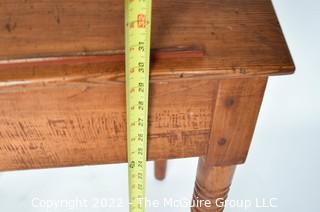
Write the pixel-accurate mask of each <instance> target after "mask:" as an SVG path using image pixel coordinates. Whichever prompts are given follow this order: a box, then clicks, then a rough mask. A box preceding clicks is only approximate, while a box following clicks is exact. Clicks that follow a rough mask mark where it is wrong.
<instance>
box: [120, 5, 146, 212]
mask: <svg viewBox="0 0 320 212" xmlns="http://www.w3.org/2000/svg"><path fill="white" fill-rule="evenodd" d="M150 31H151V0H126V1H125V37H126V38H125V44H126V46H125V50H126V108H127V145H128V172H129V198H130V211H131V212H143V211H144V199H145V172H146V171H145V169H146V149H147V126H148V93H149V88H148V86H149V66H150Z"/></svg>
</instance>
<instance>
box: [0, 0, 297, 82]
mask: <svg viewBox="0 0 320 212" xmlns="http://www.w3.org/2000/svg"><path fill="white" fill-rule="evenodd" d="M123 11H124V10H123V2H122V1H114V0H77V1H64V0H54V1H53V0H41V1H40V0H29V1H24V0H3V1H1V3H0V14H1V16H0V80H1V81H4V80H5V81H10V80H18V79H26V78H28V77H31V78H34V77H36V78H41V77H42V75H43V76H52V75H53V73H56V74H59V72H63V73H66V71H68V70H69V71H70V73H71V72H72V73H76V72H77V73H80V72H81V73H82V72H83V71H84V70H83V65H79V64H68V65H61V64H60V65H59V68H54V67H57V65H50V67H49V68H48V67H46V68H44V67H43V66H36V65H35V64H34V65H32V67H22V66H21V64H20V65H19V66H17V67H15V66H14V65H12V64H11V65H9V66H8V64H6V63H7V62H9V61H12V60H16V59H25V58H41V57H56V56H66V55H68V56H70V55H79V54H90V53H94V52H103V51H118V50H123V49H124V24H123V23H124V20H123V13H124V12H123ZM178 46H186V47H188V46H193V47H199V48H203V49H204V51H205V56H204V57H203V58H193V59H190V58H189V59H186V58H176V59H170V60H159V61H156V62H154V63H153V64H152V71H151V77H157V76H158V77H159V76H160V77H181V76H183V77H193V76H197V75H199V76H212V77H238V76H256V75H259V76H266V75H278V74H289V73H292V72H293V71H294V64H293V62H292V59H291V56H290V53H289V50H288V47H287V44H286V42H285V39H284V37H283V34H282V31H281V28H280V26H279V23H278V20H277V17H276V15H275V12H274V9H273V6H272V3H271V1H270V0H241V1H239V0H223V1H222V0H212V1H208V0H185V1H178V0H176V1H172V0H154V1H153V21H152V48H174V47H178ZM22 65H23V64H22ZM85 67H86V71H85V72H86V73H89V72H90V73H92V72H95V71H96V72H99V73H102V72H103V73H104V74H110V75H112V76H113V77H116V78H118V77H119V78H122V79H123V75H124V65H123V62H117V63H116V64H114V63H110V62H102V63H101V62H100V63H99V64H85ZM22 69H23V71H22ZM49 69H50V70H51V71H52V73H51V72H50V74H48V70H49ZM80 69H81V71H80ZM28 71H29V72H28ZM31 71H32V73H33V75H32V76H31V74H30V73H31ZM44 72H45V74H42V73H44ZM35 73H36V74H35ZM35 75H36V76H35Z"/></svg>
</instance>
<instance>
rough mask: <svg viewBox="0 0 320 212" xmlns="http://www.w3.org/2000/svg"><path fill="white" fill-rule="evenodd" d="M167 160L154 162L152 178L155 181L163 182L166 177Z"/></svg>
mask: <svg viewBox="0 0 320 212" xmlns="http://www.w3.org/2000/svg"><path fill="white" fill-rule="evenodd" d="M166 170H167V160H156V161H154V176H155V177H156V179H157V180H163V179H164V178H165V177H166Z"/></svg>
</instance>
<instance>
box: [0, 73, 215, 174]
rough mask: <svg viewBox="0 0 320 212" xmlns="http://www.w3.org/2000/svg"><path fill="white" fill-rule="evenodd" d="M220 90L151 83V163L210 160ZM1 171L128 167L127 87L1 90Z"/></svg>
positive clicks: (89, 84)
mask: <svg viewBox="0 0 320 212" xmlns="http://www.w3.org/2000/svg"><path fill="white" fill-rule="evenodd" d="M216 87H217V82H216V81H212V80H195V81H192V82H190V81H187V80H180V81H179V82H167V83H164V82H161V83H160V82H158V83H152V84H151V87H150V93H151V96H150V106H149V108H150V109H149V110H150V113H149V140H148V159H149V160H156V159H163V158H179V157H191V156H198V155H204V154H205V153H206V148H207V142H208V139H209V134H210V125H211V121H212V101H213V96H214V94H215V91H216ZM0 103H1V107H0V114H1V115H0V170H15V169H30V168H47V167H61V166H74V165H89V164H105V163H120V162H126V160H127V156H126V155H127V154H126V151H127V148H126V129H125V127H126V114H125V84H124V83H111V82H109V81H104V80H102V81H94V82H93V81H90V79H87V80H85V81H77V82H72V83H70V82H69V83H45V82H44V83H42V84H33V85H20V86H17V85H16V86H6V87H0Z"/></svg>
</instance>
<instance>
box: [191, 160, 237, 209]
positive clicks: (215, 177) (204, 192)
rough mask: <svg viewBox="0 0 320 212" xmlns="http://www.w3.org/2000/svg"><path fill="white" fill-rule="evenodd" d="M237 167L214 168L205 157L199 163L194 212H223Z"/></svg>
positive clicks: (194, 195)
mask: <svg viewBox="0 0 320 212" xmlns="http://www.w3.org/2000/svg"><path fill="white" fill-rule="evenodd" d="M234 171H235V166H225V167H212V166H209V165H208V164H207V163H206V158H205V157H200V158H199V162H198V170H197V178H196V183H195V189H194V194H193V207H192V208H191V211H192V212H209V211H210V212H222V211H223V209H224V208H223V207H221V205H223V203H224V200H225V199H226V198H227V195H228V192H229V187H230V185H231V181H232V177H233V173H234Z"/></svg>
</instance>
